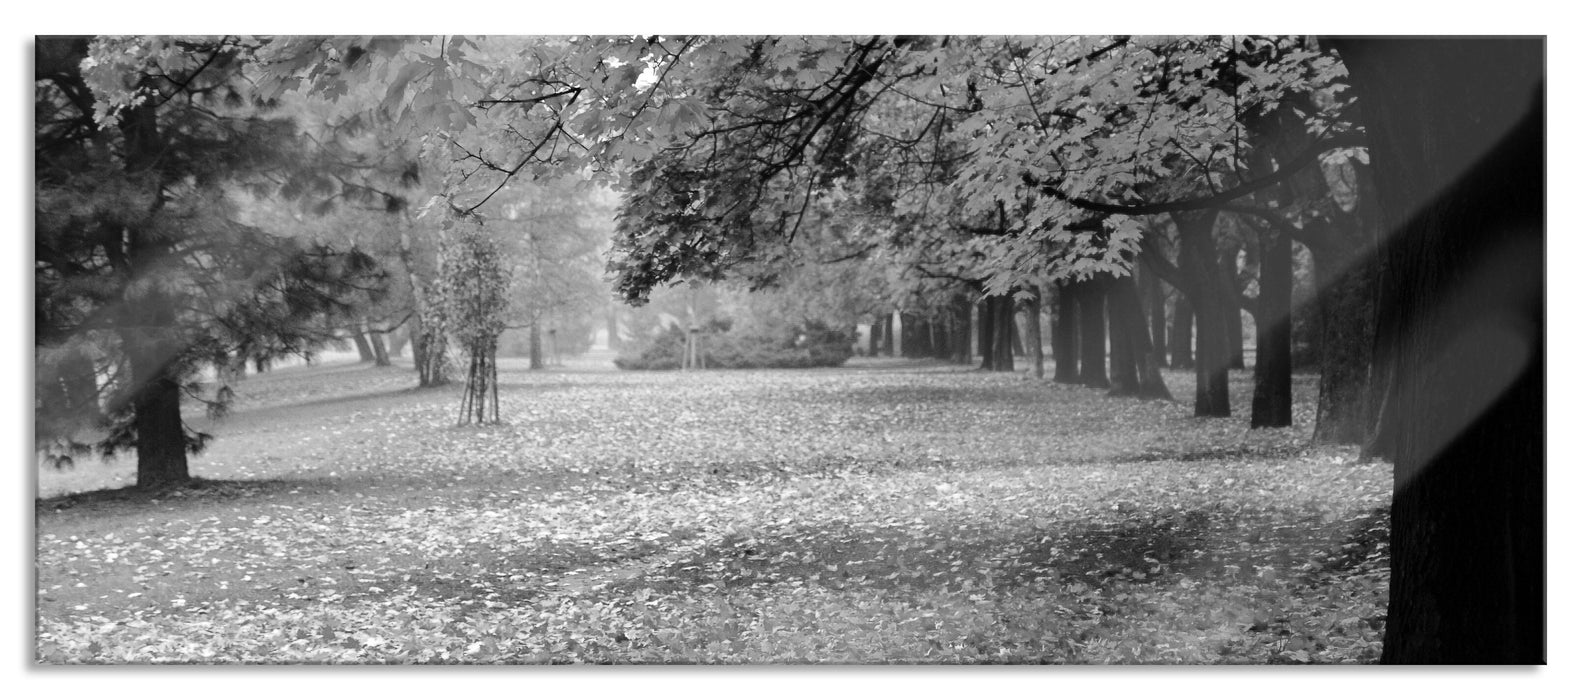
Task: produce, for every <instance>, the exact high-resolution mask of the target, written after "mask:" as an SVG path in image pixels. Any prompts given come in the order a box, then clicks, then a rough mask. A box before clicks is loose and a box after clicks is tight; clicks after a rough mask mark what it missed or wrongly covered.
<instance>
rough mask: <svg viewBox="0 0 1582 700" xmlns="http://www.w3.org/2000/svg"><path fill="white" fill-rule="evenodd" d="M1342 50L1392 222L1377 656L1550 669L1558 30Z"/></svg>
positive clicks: (1388, 224) (1384, 312) (1385, 311)
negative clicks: (1385, 539) (1549, 67)
mask: <svg viewBox="0 0 1582 700" xmlns="http://www.w3.org/2000/svg"><path fill="white" fill-rule="evenodd" d="M1335 45H1336V47H1337V48H1338V49H1339V50H1340V53H1341V56H1342V58H1343V59H1344V60H1345V62H1346V65H1347V68H1348V70H1349V71H1350V74H1351V80H1352V85H1353V86H1354V87H1355V89H1356V90H1357V93H1358V98H1359V100H1358V101H1359V105H1360V106H1361V108H1362V116H1363V121H1364V123H1365V125H1366V127H1367V130H1368V139H1369V152H1370V160H1371V161H1372V163H1373V164H1374V168H1375V173H1376V175H1377V185H1378V192H1379V202H1380V204H1381V208H1382V211H1383V214H1384V217H1383V218H1384V222H1385V228H1384V230H1385V231H1388V232H1389V239H1388V241H1389V242H1388V244H1387V245H1388V252H1387V253H1386V255H1385V262H1386V265H1387V266H1388V268H1387V269H1388V274H1387V276H1386V277H1385V280H1384V285H1383V286H1384V288H1383V290H1382V292H1381V295H1380V296H1381V302H1382V303H1381V305H1380V308H1379V328H1378V333H1379V342H1380V344H1381V346H1382V347H1384V348H1386V349H1387V353H1386V356H1387V357H1388V358H1389V360H1390V362H1391V364H1392V365H1393V368H1392V370H1391V371H1390V372H1389V376H1390V379H1391V384H1390V386H1389V388H1388V393H1387V398H1386V403H1387V404H1393V405H1394V406H1395V407H1396V410H1393V411H1388V412H1387V414H1386V416H1385V419H1386V421H1387V422H1386V423H1385V424H1382V425H1381V426H1380V429H1381V431H1382V432H1385V433H1388V434H1390V435H1391V438H1390V440H1389V442H1390V445H1391V447H1392V448H1393V449H1392V454H1391V455H1390V456H1392V457H1393V458H1394V461H1395V499H1394V503H1393V506H1392V507H1391V511H1390V517H1391V531H1390V608H1389V615H1388V620H1387V622H1386V626H1385V639H1384V658H1383V660H1384V662H1385V663H1394V664H1425V663H1475V664H1495V663H1514V664H1538V663H1544V661H1545V654H1546V652H1545V647H1544V624H1545V623H1544V594H1545V587H1544V574H1545V572H1544V541H1545V532H1544V336H1545V332H1544V306H1545V302H1544V131H1543V129H1544V121H1543V105H1544V96H1543V84H1544V42H1543V40H1542V39H1541V38H1539V39H1448V40H1438V39H1435V40H1428V39H1397V40H1367V39H1356V40H1347V41H1336V42H1335Z"/></svg>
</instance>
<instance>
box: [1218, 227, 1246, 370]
mask: <svg viewBox="0 0 1582 700" xmlns="http://www.w3.org/2000/svg"><path fill="white" fill-rule="evenodd" d="M1240 252H1241V248H1239V247H1238V248H1232V249H1230V250H1229V251H1227V252H1226V253H1224V254H1222V255H1221V256H1220V259H1219V264H1220V275H1221V277H1222V279H1223V281H1222V284H1224V285H1225V288H1226V290H1228V295H1227V296H1226V298H1225V301H1226V304H1225V307H1224V309H1225V352H1226V353H1227V355H1226V358H1227V359H1228V361H1229V364H1227V365H1226V366H1227V367H1229V368H1231V369H1247V357H1246V355H1247V350H1246V348H1245V347H1244V346H1243V344H1242V340H1241V305H1240V304H1238V303H1236V298H1237V297H1238V296H1239V295H1240V294H1241V288H1240V286H1239V285H1237V284H1236V271H1237V264H1236V257H1237V255H1238V254H1239V253H1240Z"/></svg>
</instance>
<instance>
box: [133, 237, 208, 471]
mask: <svg viewBox="0 0 1582 700" xmlns="http://www.w3.org/2000/svg"><path fill="white" fill-rule="evenodd" d="M132 238H133V239H134V240H136V239H138V238H141V234H140V233H133V234H132ZM138 302H139V303H138V304H137V305H136V307H135V308H133V309H129V310H128V312H129V313H130V317H128V318H127V321H128V322H129V323H128V325H127V327H125V328H122V329H121V332H120V335H121V339H122V340H121V345H122V348H123V349H124V350H125V352H126V355H127V367H128V368H129V369H130V370H131V373H132V376H131V379H130V381H131V382H132V386H133V387H134V388H133V389H132V395H131V398H130V401H131V408H132V431H133V435H134V436H135V439H136V443H137V487H138V488H140V489H154V488H162V487H165V486H171V485H176V484H181V483H184V482H186V481H189V480H191V478H192V475H191V473H190V472H189V471H188V468H187V430H186V426H185V425H184V424H183V423H182V421H181V393H182V392H181V382H180V379H179V377H176V376H174V375H173V371H174V367H173V366H172V365H173V362H174V360H175V358H176V356H177V355H178V354H179V352H180V348H179V347H177V346H176V345H175V344H174V343H173V342H172V341H171V339H170V337H169V334H171V333H172V332H173V329H174V326H175V323H176V311H175V309H174V307H173V302H172V301H171V299H170V297H169V296H168V295H166V294H164V293H161V292H157V291H155V292H151V293H149V294H148V295H146V296H144V297H142V298H141V299H139V300H138Z"/></svg>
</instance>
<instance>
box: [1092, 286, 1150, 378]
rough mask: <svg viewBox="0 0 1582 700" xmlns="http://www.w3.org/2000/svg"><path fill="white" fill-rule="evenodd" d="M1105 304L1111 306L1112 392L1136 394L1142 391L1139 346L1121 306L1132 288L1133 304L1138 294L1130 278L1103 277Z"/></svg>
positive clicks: (1109, 315) (1109, 307)
mask: <svg viewBox="0 0 1582 700" xmlns="http://www.w3.org/2000/svg"><path fill="white" fill-rule="evenodd" d="M1099 279H1101V280H1102V281H1101V284H1102V285H1103V287H1104V306H1105V307H1106V309H1108V311H1109V313H1108V317H1109V334H1110V395H1111V396H1136V395H1138V394H1139V393H1141V392H1142V387H1141V386H1140V385H1139V384H1138V383H1137V348H1136V345H1135V344H1134V343H1133V340H1132V328H1131V324H1130V323H1128V322H1129V321H1130V320H1131V319H1130V318H1127V317H1126V314H1125V311H1124V310H1123V309H1122V306H1123V303H1124V302H1122V300H1121V298H1122V297H1124V296H1126V294H1127V293H1128V292H1129V291H1130V292H1131V295H1132V298H1131V301H1132V303H1134V304H1135V303H1136V302H1137V295H1136V292H1135V291H1132V290H1133V288H1132V286H1131V284H1130V282H1131V278H1125V279H1121V278H1116V277H1102V278H1099ZM1145 332H1146V331H1145Z"/></svg>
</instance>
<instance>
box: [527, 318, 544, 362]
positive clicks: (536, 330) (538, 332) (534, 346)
mask: <svg viewBox="0 0 1582 700" xmlns="http://www.w3.org/2000/svg"><path fill="white" fill-rule="evenodd" d="M527 368H528V369H543V368H544V335H543V329H542V328H540V324H539V322H538V317H536V316H535V317H534V318H533V320H532V321H531V322H529V323H528V324H527Z"/></svg>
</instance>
